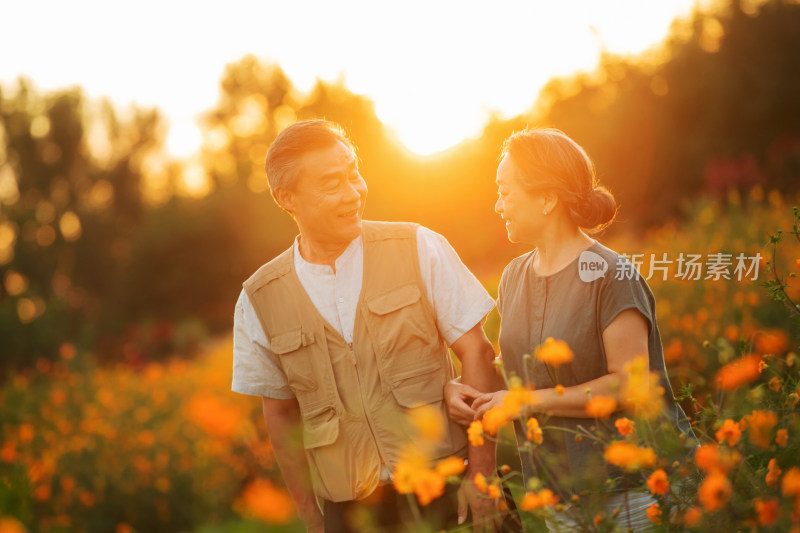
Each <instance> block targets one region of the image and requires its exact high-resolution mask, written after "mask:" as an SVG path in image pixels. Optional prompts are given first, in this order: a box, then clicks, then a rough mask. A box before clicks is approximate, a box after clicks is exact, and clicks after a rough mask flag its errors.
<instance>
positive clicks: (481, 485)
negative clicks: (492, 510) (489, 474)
mask: <svg viewBox="0 0 800 533" xmlns="http://www.w3.org/2000/svg"><path fill="white" fill-rule="evenodd" d="M473 481H474V482H475V487H477V489H478V490H479V491H481V492H482V493H484V494H486V491H487V490H489V486H488V484H487V483H486V478H485V477H484V475H483V474H481V473H480V472H478V473H477V474H475V477H474V478H473Z"/></svg>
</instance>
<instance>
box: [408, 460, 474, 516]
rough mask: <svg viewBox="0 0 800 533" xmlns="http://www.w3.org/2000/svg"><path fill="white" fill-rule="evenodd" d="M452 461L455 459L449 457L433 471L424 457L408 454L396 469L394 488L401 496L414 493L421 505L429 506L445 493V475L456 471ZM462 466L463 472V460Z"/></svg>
mask: <svg viewBox="0 0 800 533" xmlns="http://www.w3.org/2000/svg"><path fill="white" fill-rule="evenodd" d="M451 459H455V458H453V457H448V458H447V459H444V460H442V461H440V462H439V463H438V464H437V465H436V470H433V469H431V468H428V467H427V464H426V460H425V458H424V457H423V456H421V455H419V454H415V453H407V454H406V456H405V457H404V459H403V460H402V461H400V462H399V463H398V464H397V468H396V469H395V472H394V482H393V484H394V488H395V489H396V490H397V492H399V493H400V494H410V493H411V492H413V493H414V494H416V495H417V500H418V501H419V503H420V505H428V504H429V503H430V502H431V501H433V500H434V499H436V498H438V497H439V496H441V495H442V494H443V493H444V486H445V474H447V473H449V471H452V470H453V469H456V467H455V465H454V464H453V463H452V462H451V461H450V460H451ZM461 466H462V470H463V466H464V462H463V460H461ZM440 469H441V471H440Z"/></svg>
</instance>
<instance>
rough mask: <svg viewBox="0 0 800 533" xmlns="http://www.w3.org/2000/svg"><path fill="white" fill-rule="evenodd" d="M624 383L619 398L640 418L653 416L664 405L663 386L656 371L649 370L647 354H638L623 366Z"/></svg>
mask: <svg viewBox="0 0 800 533" xmlns="http://www.w3.org/2000/svg"><path fill="white" fill-rule="evenodd" d="M623 372H624V374H625V377H626V379H625V383H624V386H623V387H622V390H621V391H620V398H622V403H623V404H624V406H625V407H626V408H627V409H630V410H631V411H633V412H634V413H635V414H636V416H638V417H641V418H647V419H651V418H655V417H657V416H658V415H659V414H661V410H662V408H663V405H664V401H663V395H664V387H662V386H661V382H660V379H659V377H658V373H656V372H650V371H649V362H648V359H647V356H644V355H640V356H638V357H636V358H635V359H634V360H633V361H629V362H627V363H625V366H624V367H623Z"/></svg>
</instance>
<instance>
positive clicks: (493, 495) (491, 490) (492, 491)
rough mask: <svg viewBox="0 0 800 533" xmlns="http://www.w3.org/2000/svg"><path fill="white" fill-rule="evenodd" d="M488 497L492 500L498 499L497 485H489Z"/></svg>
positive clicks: (498, 490)
mask: <svg viewBox="0 0 800 533" xmlns="http://www.w3.org/2000/svg"><path fill="white" fill-rule="evenodd" d="M489 497H490V498H491V499H493V500H499V499H500V487H498V486H497V485H489Z"/></svg>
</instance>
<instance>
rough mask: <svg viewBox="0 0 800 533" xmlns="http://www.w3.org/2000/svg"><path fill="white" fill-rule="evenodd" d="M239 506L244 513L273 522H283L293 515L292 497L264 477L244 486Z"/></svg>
mask: <svg viewBox="0 0 800 533" xmlns="http://www.w3.org/2000/svg"><path fill="white" fill-rule="evenodd" d="M239 507H240V508H241V509H242V510H243V511H244V512H245V513H246V514H249V515H252V516H254V517H256V518H258V519H259V520H263V521H265V522H270V523H275V524H285V523H287V522H289V521H290V520H291V519H292V518H293V517H294V505H293V504H292V499H291V498H290V497H289V495H288V494H286V492H284V491H283V490H281V489H278V488H277V487H275V486H274V485H273V484H272V483H270V482H269V481H268V480H266V479H256V480H255V481H252V482H250V484H248V485H247V486H246V487H245V489H244V491H243V492H242V495H241V497H240V499H239Z"/></svg>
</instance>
